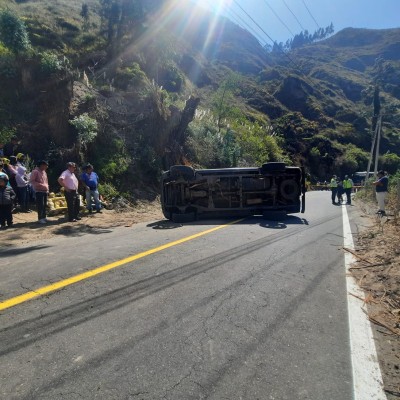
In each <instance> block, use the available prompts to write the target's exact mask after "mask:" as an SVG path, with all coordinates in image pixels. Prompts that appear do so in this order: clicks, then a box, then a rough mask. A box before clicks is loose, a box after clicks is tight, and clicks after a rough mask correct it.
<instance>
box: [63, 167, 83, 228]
mask: <svg viewBox="0 0 400 400" xmlns="http://www.w3.org/2000/svg"><path fill="white" fill-rule="evenodd" d="M75 171H76V164H75V163H74V162H69V163H67V169H66V170H65V171H64V172H63V173H62V174H61V175H60V177H59V178H58V183H59V184H60V185H61V186H62V187H63V188H64V196H65V200H66V201H67V208H68V221H69V222H76V221H77V220H79V219H81V217H80V216H79V209H80V206H81V204H80V199H79V193H78V186H79V181H78V178H77V177H76V175H75Z"/></svg>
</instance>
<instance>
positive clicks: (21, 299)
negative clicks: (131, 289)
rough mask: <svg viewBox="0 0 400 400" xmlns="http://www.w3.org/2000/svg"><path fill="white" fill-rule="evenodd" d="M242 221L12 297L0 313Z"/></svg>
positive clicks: (0, 307)
mask: <svg viewBox="0 0 400 400" xmlns="http://www.w3.org/2000/svg"><path fill="white" fill-rule="evenodd" d="M240 221H243V219H239V220H236V221H232V222H229V223H228V224H225V225H219V226H217V227H215V228H211V229H208V230H206V231H203V232H199V233H196V234H195V235H191V236H187V237H184V238H182V239H179V240H175V241H174V242H171V243H167V244H164V245H162V246H159V247H155V248H154V249H150V250H147V251H143V252H142V253H138V254H135V255H133V256H130V257H127V258H124V259H122V260H118V261H115V262H112V263H110V264H106V265H103V266H101V267H98V268H95V269H92V270H90V271H86V272H83V273H82V274H78V275H74V276H71V277H70V278H67V279H63V280H62V281H58V282H55V283H52V284H51V285H47V286H43V287H41V288H38V289H36V290H32V291H29V292H26V293H24V294H21V295H19V296H16V297H12V298H10V299H8V300H4V301H2V302H0V311H2V310H6V309H7V308H11V307H14V306H16V305H18V304H21V303H25V302H27V301H29V300H32V299H34V298H36V297H39V296H43V295H45V294H48V293H50V292H54V291H56V290H59V289H62V288H65V287H67V286H70V285H73V284H74V283H77V282H80V281H83V280H85V279H89V278H92V277H93V276H96V275H99V274H102V273H103V272H107V271H110V270H112V269H115V268H118V267H121V266H123V265H126V264H128V263H130V262H132V261H136V260H139V259H140V258H144V257H147V256H149V255H151V254H155V253H158V252H159V251H162V250H165V249H168V248H170V247H173V246H176V245H178V244H181V243H185V242H188V241H190V240H193V239H197V238H199V237H201V236H204V235H207V234H209V233H212V232H215V231H217V230H219V229H222V228H225V227H227V226H229V225H233V224H236V223H238V222H240Z"/></svg>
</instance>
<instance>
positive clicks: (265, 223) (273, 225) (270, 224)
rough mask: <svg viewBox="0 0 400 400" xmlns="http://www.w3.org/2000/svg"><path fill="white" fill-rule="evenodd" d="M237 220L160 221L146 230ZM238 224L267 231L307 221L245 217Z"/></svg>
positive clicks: (289, 216)
mask: <svg viewBox="0 0 400 400" xmlns="http://www.w3.org/2000/svg"><path fill="white" fill-rule="evenodd" d="M237 220H238V218H226V219H220V218H219V219H198V220H196V221H193V222H186V223H177V222H172V221H169V220H166V219H164V220H160V221H156V222H152V223H151V224H148V225H147V227H148V228H153V229H177V228H182V227H183V226H185V225H223V224H227V223H230V222H233V221H237ZM238 223H239V224H248V225H254V224H258V225H260V226H261V227H263V228H269V229H286V228H287V226H288V225H308V221H307V219H305V218H300V217H297V216H295V215H288V216H287V217H286V218H285V219H284V220H282V221H272V220H268V219H265V218H263V217H260V216H251V217H245V218H244V219H243V220H242V221H240V222H238Z"/></svg>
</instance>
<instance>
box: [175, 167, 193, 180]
mask: <svg viewBox="0 0 400 400" xmlns="http://www.w3.org/2000/svg"><path fill="white" fill-rule="evenodd" d="M169 173H170V177H171V178H180V177H181V178H183V179H186V180H192V179H193V178H194V169H193V168H192V167H189V166H187V165H173V166H172V167H171V168H170V169H169Z"/></svg>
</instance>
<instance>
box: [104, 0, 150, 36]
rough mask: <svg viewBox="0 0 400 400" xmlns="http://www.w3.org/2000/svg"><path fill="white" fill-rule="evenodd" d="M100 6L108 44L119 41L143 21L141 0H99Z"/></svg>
mask: <svg viewBox="0 0 400 400" xmlns="http://www.w3.org/2000/svg"><path fill="white" fill-rule="evenodd" d="M100 4H101V17H102V19H103V23H104V24H105V25H106V26H107V39H108V42H109V44H111V43H113V42H114V40H115V39H121V38H122V37H123V36H124V35H125V34H126V33H127V32H128V31H130V30H132V29H133V28H134V27H135V26H136V25H137V24H138V23H140V22H141V21H142V20H143V16H144V12H143V5H142V1H141V0H100Z"/></svg>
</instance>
